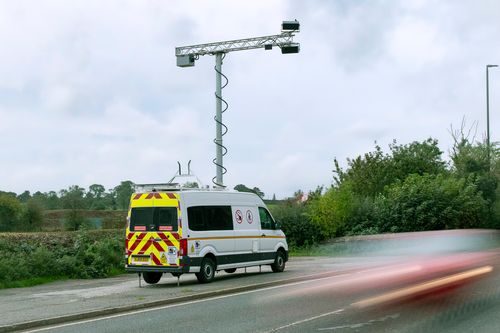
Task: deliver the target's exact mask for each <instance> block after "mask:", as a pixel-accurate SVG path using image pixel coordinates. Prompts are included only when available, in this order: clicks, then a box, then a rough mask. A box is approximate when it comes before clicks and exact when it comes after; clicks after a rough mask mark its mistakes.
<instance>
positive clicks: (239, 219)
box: [234, 209, 243, 224]
mask: <svg viewBox="0 0 500 333" xmlns="http://www.w3.org/2000/svg"><path fill="white" fill-rule="evenodd" d="M234 218H235V219H236V222H238V223H239V224H241V222H243V213H242V212H241V210H239V209H238V210H237V211H236V213H235V214H234Z"/></svg>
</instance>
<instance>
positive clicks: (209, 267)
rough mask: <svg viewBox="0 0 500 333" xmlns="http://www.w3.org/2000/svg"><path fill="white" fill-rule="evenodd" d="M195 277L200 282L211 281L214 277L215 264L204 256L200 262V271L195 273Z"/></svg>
mask: <svg viewBox="0 0 500 333" xmlns="http://www.w3.org/2000/svg"><path fill="white" fill-rule="evenodd" d="M196 278H197V279H198V281H199V282H200V283H209V282H212V281H213V279H214V278H215V264H214V261H213V260H212V259H210V258H204V259H203V261H202V262H201V267H200V272H199V273H196Z"/></svg>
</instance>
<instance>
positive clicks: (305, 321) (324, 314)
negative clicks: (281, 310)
mask: <svg viewBox="0 0 500 333" xmlns="http://www.w3.org/2000/svg"><path fill="white" fill-rule="evenodd" d="M342 311H344V309H338V310H335V311H331V312H327V313H322V314H320V315H317V316H313V317H309V318H306V319H302V320H299V321H296V322H293V323H291V324H288V325H284V326H280V327H277V328H274V329H272V330H270V331H267V332H266V333H270V332H277V331H280V330H283V329H285V328H289V327H292V326H295V325H300V324H303V323H307V322H308V321H311V320H316V319H318V318H322V317H326V316H331V315H334V314H338V313H341V312H342Z"/></svg>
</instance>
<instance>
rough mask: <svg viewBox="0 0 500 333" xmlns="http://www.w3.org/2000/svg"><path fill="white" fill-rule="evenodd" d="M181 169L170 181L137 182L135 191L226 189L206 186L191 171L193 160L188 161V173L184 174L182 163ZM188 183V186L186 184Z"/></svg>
mask: <svg viewBox="0 0 500 333" xmlns="http://www.w3.org/2000/svg"><path fill="white" fill-rule="evenodd" d="M177 164H178V165H179V171H178V173H176V174H175V175H174V176H173V177H172V179H170V181H169V182H168V183H158V184H135V185H134V189H135V192H142V193H144V192H160V191H161V192H173V191H224V190H225V188H224V187H218V186H214V187H212V188H210V187H209V186H208V185H207V186H206V187H205V186H204V185H203V183H202V182H201V180H200V179H199V178H198V177H197V176H195V175H194V174H192V173H191V160H189V162H188V173H186V174H183V173H182V169H181V164H180V163H179V161H177ZM179 179H184V180H186V179H190V181H184V182H179V181H178V180H179ZM186 185H188V186H186Z"/></svg>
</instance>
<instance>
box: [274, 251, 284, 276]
mask: <svg viewBox="0 0 500 333" xmlns="http://www.w3.org/2000/svg"><path fill="white" fill-rule="evenodd" d="M271 269H272V270H273V272H274V273H279V272H283V271H284V270H285V254H284V253H283V251H281V250H280V251H278V252H276V258H275V259H274V263H273V264H271Z"/></svg>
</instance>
